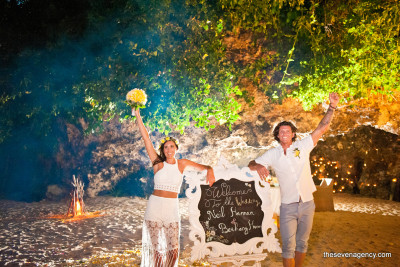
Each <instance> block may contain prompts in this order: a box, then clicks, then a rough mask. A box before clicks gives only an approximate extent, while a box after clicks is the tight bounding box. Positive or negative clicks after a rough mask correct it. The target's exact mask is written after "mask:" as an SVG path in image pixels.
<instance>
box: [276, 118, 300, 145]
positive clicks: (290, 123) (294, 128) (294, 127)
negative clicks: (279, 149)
mask: <svg viewBox="0 0 400 267" xmlns="http://www.w3.org/2000/svg"><path fill="white" fill-rule="evenodd" d="M281 126H290V128H291V129H292V132H293V133H294V136H293V138H292V141H293V142H294V141H295V140H296V137H297V136H296V132H297V128H296V126H294V124H293V123H292V122H290V121H281V122H280V123H278V125H276V126H275V128H274V138H275V140H276V141H278V142H281V141H280V140H279V137H278V134H279V128H281Z"/></svg>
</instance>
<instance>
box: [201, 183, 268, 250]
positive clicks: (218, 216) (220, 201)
mask: <svg viewBox="0 0 400 267" xmlns="http://www.w3.org/2000/svg"><path fill="white" fill-rule="evenodd" d="M200 188H201V197H200V201H199V205H198V209H199V210H200V217H199V220H200V223H201V225H202V226H203V228H204V231H205V233H206V240H205V241H206V243H208V242H220V243H222V244H226V245H231V244H232V243H235V242H236V243H239V244H243V243H245V242H246V241H248V240H249V239H251V238H253V237H262V236H263V234H262V231H261V225H262V221H263V218H264V212H263V211H262V209H261V204H262V200H261V198H260V197H259V196H258V194H257V192H256V188H255V181H251V182H243V181H240V180H238V179H236V178H231V179H229V180H223V179H221V180H218V181H217V182H215V183H214V185H213V186H212V187H210V186H208V185H201V186H200Z"/></svg>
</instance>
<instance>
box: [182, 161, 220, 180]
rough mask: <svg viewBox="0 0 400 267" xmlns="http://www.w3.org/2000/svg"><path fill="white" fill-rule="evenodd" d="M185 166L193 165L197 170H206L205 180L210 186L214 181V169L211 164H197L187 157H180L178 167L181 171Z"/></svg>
mask: <svg viewBox="0 0 400 267" xmlns="http://www.w3.org/2000/svg"><path fill="white" fill-rule="evenodd" d="M186 167H193V168H195V169H197V170H199V171H203V170H207V180H206V182H207V183H208V184H209V185H210V186H212V185H213V183H214V182H215V176H214V170H213V168H212V167H211V166H208V165H203V164H199V163H196V162H193V161H191V160H188V159H180V160H179V169H180V171H181V172H183V171H184V170H185V169H186Z"/></svg>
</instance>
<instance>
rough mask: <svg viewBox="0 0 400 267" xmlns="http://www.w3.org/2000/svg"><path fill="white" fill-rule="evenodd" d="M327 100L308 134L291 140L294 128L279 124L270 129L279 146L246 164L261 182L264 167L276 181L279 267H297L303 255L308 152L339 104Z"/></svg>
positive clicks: (307, 227)
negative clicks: (279, 195) (274, 175)
mask: <svg viewBox="0 0 400 267" xmlns="http://www.w3.org/2000/svg"><path fill="white" fill-rule="evenodd" d="M329 101H330V103H329V108H328V110H327V111H326V114H325V116H324V117H323V118H322V120H321V121H320V123H319V124H318V126H317V128H316V129H315V130H314V131H313V132H312V133H311V135H309V136H307V137H306V138H303V139H302V140H298V141H295V140H296V131H297V128H296V127H295V126H294V125H293V124H292V123H291V122H288V121H283V122H281V123H279V124H278V125H277V126H276V127H275V129H274V137H275V139H276V140H277V141H278V142H279V144H280V145H279V146H278V147H276V148H273V149H270V150H268V151H267V152H265V153H264V154H263V155H262V156H260V157H259V158H257V159H255V160H253V161H251V162H250V163H249V168H250V169H251V170H253V171H257V172H258V174H259V176H260V178H261V179H263V180H266V178H267V177H268V175H269V171H268V169H267V168H268V167H272V168H273V169H274V171H275V173H276V176H277V178H278V181H279V185H280V191H281V207H280V220H279V222H280V231H281V238H282V258H283V266H296V267H300V266H302V265H303V262H304V259H305V256H306V252H307V246H308V239H309V237H310V233H311V228H312V223H313V217H314V210H315V204H314V198H313V192H314V191H315V190H316V187H315V185H314V182H313V179H312V175H311V168H310V152H311V151H312V150H313V148H314V147H315V146H316V144H317V142H318V140H319V139H320V138H321V137H322V135H323V134H324V133H325V132H326V131H327V130H328V129H329V125H330V123H331V121H332V118H333V113H334V111H335V109H336V108H337V104H338V102H339V96H338V94H336V93H330V94H329Z"/></svg>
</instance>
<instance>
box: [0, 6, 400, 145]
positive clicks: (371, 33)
mask: <svg viewBox="0 0 400 267" xmlns="http://www.w3.org/2000/svg"><path fill="white" fill-rule="evenodd" d="M85 3H86V4H85V5H83V6H82V12H81V13H82V14H85V12H86V11H85V10H84V8H85V7H87V8H88V9H87V18H86V21H85V20H84V19H82V18H81V19H80V20H79V26H78V25H72V26H71V25H70V24H69V23H68V24H62V23H61V24H60V25H64V27H66V28H65V29H64V30H65V32H69V31H70V30H73V29H75V28H77V27H78V28H79V27H81V28H79V31H78V32H80V33H82V32H84V31H83V28H82V27H85V30H86V34H85V36H84V37H82V38H81V39H79V40H74V41H70V40H69V39H68V38H66V39H57V42H51V43H50V44H49V45H47V47H46V48H43V49H42V50H40V51H38V50H34V49H30V50H26V51H25V52H24V53H20V54H19V55H18V57H15V59H16V60H15V62H17V63H18V62H20V64H19V65H17V66H18V68H17V69H16V70H15V71H10V72H9V73H8V74H6V75H2V77H1V79H0V85H1V86H2V88H4V90H3V93H2V94H1V95H0V111H1V114H0V115H2V116H1V118H0V122H1V126H2V127H1V130H0V131H1V132H0V142H3V141H4V140H6V138H7V136H11V135H13V130H14V129H15V128H18V127H21V126H23V127H28V128H29V129H30V130H34V132H36V134H37V135H40V134H42V135H43V134H44V135H45V134H49V133H50V132H51V129H52V127H53V126H52V125H54V121H55V120H56V119H57V118H63V119H66V120H68V121H71V122H75V123H76V122H77V121H78V119H80V118H83V119H84V120H85V121H87V122H89V125H90V127H89V129H88V130H87V131H88V132H90V133H91V132H95V131H96V130H97V129H99V127H101V125H102V123H103V122H104V121H107V120H111V119H113V118H116V117H118V118H119V119H120V120H121V121H122V120H125V119H129V118H131V116H130V113H131V111H130V109H129V107H128V106H127V105H126V104H125V103H124V99H125V95H126V93H127V92H128V91H129V90H131V89H132V88H141V89H144V90H145V91H146V93H147V95H148V99H149V101H148V103H147V107H146V108H145V109H143V110H142V115H143V117H144V118H145V122H146V123H147V125H148V126H150V128H151V129H158V130H159V131H161V132H165V133H166V134H168V133H169V132H170V131H172V130H178V131H180V132H182V133H183V132H184V130H185V127H187V126H189V125H190V124H191V123H194V124H195V125H196V126H197V127H203V128H205V129H210V128H213V127H215V125H214V124H213V123H212V122H213V121H215V120H212V119H211V118H213V117H214V118H215V119H216V121H217V122H218V123H226V124H227V125H228V126H230V125H232V124H233V123H234V122H235V121H236V120H237V119H238V118H239V116H238V111H239V109H240V105H239V104H238V102H237V99H238V98H243V99H244V100H245V101H246V102H247V104H248V105H252V103H253V99H252V97H251V96H249V94H248V93H247V91H246V90H245V89H242V88H238V87H237V81H238V79H239V78H242V77H247V78H250V79H251V80H252V81H253V82H254V83H255V84H256V85H257V86H258V87H259V88H260V89H261V90H263V91H264V92H265V94H266V95H268V96H269V97H270V98H271V99H272V100H276V101H280V100H281V99H283V98H284V97H286V96H293V97H295V98H298V99H300V100H301V101H302V103H303V105H304V108H306V109H310V108H311V107H312V106H314V105H315V104H317V103H320V102H321V101H323V100H324V99H325V98H326V96H327V95H328V93H329V92H331V91H337V92H339V93H342V94H344V95H345V96H346V97H347V98H346V99H345V101H346V100H352V99H354V98H360V97H368V96H369V95H370V94H385V95H389V96H390V95H391V94H392V92H393V91H394V90H399V73H400V69H399V68H400V67H399V66H400V64H399V63H400V62H399V61H400V59H399V25H400V21H399V13H400V8H399V3H398V2H397V1H394V0H389V1H383V0H382V1H372V0H371V1H358V0H352V1H344V0H336V1H307V2H305V1H303V0H268V1H265V0H253V1H245V0H219V1H206V0H186V1H185V0H180V1H168V0H162V1H156V0H152V1H133V0H115V1H112V2H111V3H109V2H108V1H105V0H102V1H87V2H85ZM28 7H29V5H24V6H22V7H20V8H21V9H24V8H28ZM26 11H27V12H26V13H29V12H28V11H29V10H26ZM13 12H14V11H13ZM43 16H46V15H45V13H43ZM47 19H49V18H47ZM47 19H44V21H47ZM60 27H61V28H62V26H59V27H58V28H60ZM241 32H251V33H253V36H254V38H255V39H256V38H257V39H263V42H260V43H262V45H260V43H258V42H256V41H254V43H253V46H254V47H257V46H262V47H261V51H262V56H261V57H259V58H256V59H255V60H253V61H251V62H248V63H240V64H239V63H235V62H231V59H229V58H228V56H227V51H226V47H225V39H224V38H225V37H226V36H227V35H230V36H237V35H238V34H240V33H241ZM8 34H11V33H10V32H9V33H8ZM49 35H51V33H49ZM270 52H273V53H270ZM17 63H16V64H17ZM9 66H12V65H11V63H10V64H9ZM13 107H18V109H17V110H16V111H15V112H10V110H13V109H14V110H15V108H13ZM29 125H34V126H32V127H30V126H29Z"/></svg>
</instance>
